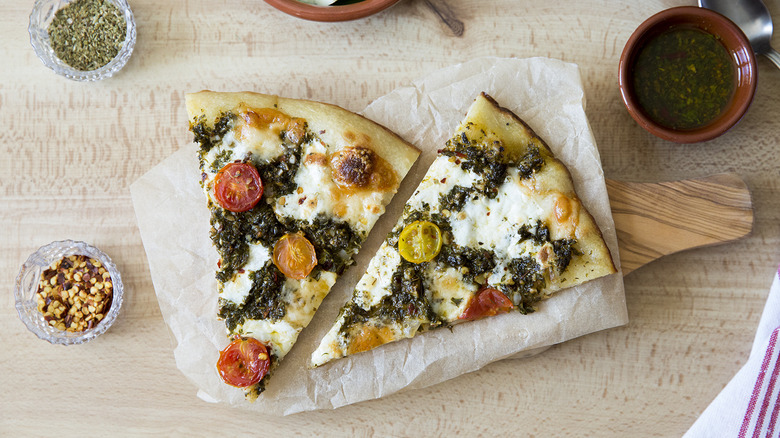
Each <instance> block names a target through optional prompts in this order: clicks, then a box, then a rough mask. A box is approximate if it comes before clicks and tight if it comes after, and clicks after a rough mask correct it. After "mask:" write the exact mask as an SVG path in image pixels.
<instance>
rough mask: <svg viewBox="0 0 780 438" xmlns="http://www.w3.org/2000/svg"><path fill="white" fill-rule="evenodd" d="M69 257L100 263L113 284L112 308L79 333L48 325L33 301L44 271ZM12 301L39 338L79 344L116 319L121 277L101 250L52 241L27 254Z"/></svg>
mask: <svg viewBox="0 0 780 438" xmlns="http://www.w3.org/2000/svg"><path fill="white" fill-rule="evenodd" d="M71 255H85V256H88V257H90V258H93V259H95V260H98V261H100V263H102V264H103V266H104V267H105V268H106V270H107V271H108V273H109V275H110V276H111V282H112V284H113V293H112V294H113V297H112V300H111V307H110V308H109V310H108V312H107V313H106V314H105V317H104V318H103V320H101V321H100V322H99V323H97V325H95V326H94V327H92V328H88V329H86V330H84V331H80V332H69V331H65V330H58V329H57V328H55V327H52V326H51V325H49V324H48V323H47V322H46V320H45V319H44V317H43V314H42V313H41V312H39V311H38V304H37V299H36V292H37V291H38V283H39V280H40V278H41V274H42V273H43V271H44V270H46V268H48V267H49V266H51V265H52V264H53V263H54V262H56V261H57V260H60V259H62V258H64V257H68V256H71ZM14 298H15V299H16V311H17V312H19V318H21V320H22V322H23V323H24V325H26V326H27V328H28V329H29V330H30V331H31V332H33V333H35V334H36V335H37V336H38V337H39V338H41V339H43V340H46V341H49V342H50V343H52V344H61V345H71V344H82V343H84V342H87V341H91V340H92V339H95V338H96V337H98V336H100V335H101V334H103V333H104V332H105V331H106V330H108V328H109V327H111V325H112V324H113V323H114V321H115V320H116V317H117V315H118V314H119V309H120V308H121V307H122V299H123V287H122V277H121V276H120V275H119V271H118V270H117V268H116V265H115V264H114V263H113V262H112V261H111V259H110V258H109V257H108V256H107V255H106V254H105V253H104V252H103V251H100V250H99V249H97V248H95V247H93V246H91V245H89V244H87V243H84V242H76V241H73V240H63V241H59V242H52V243H50V244H48V245H46V246H42V247H40V248H39V249H38V250H37V251H35V252H34V253H32V254H31V255H30V257H29V258H28V259H27V261H26V262H24V265H22V269H21V270H20V271H19V275H18V276H17V277H16V285H15V287H14Z"/></svg>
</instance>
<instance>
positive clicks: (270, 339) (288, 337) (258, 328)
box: [235, 319, 301, 359]
mask: <svg viewBox="0 0 780 438" xmlns="http://www.w3.org/2000/svg"><path fill="white" fill-rule="evenodd" d="M300 332H301V328H300V327H298V328H296V327H294V326H293V325H292V324H290V323H289V322H287V321H284V320H282V321H270V320H256V319H249V320H246V321H244V323H243V324H241V325H240V326H238V327H236V330H235V333H237V334H239V335H240V336H249V337H252V338H255V339H257V340H258V341H260V342H262V343H263V344H266V345H270V347H271V353H272V354H273V355H274V356H276V357H277V358H279V359H281V358H283V357H284V356H285V355H286V354H287V353H288V352H289V351H290V349H291V348H292V346H293V344H295V340H296V339H298V333H300Z"/></svg>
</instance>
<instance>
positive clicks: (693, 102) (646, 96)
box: [633, 27, 736, 129]
mask: <svg viewBox="0 0 780 438" xmlns="http://www.w3.org/2000/svg"><path fill="white" fill-rule="evenodd" d="M633 68H634V70H633V71H634V90H635V92H636V96H637V99H638V101H639V104H640V105H641V106H642V108H643V109H644V112H645V113H646V114H647V115H648V116H649V117H650V118H651V119H653V120H655V121H656V122H657V123H659V124H661V125H663V126H665V127H667V128H672V129H695V128H699V127H701V126H705V125H707V124H708V123H710V122H712V121H713V120H715V119H716V118H717V117H718V116H720V114H721V113H722V112H723V110H724V108H725V107H726V105H728V103H729V101H730V100H731V96H732V95H733V94H734V88H735V86H736V82H735V77H734V76H735V75H734V68H733V66H732V60H731V57H730V56H729V53H728V51H727V50H726V48H725V47H724V46H723V44H721V42H720V41H719V40H718V38H717V37H715V36H714V35H712V34H710V33H707V32H704V31H702V30H699V29H694V28H684V27H674V28H671V29H669V30H668V31H666V32H663V33H661V34H659V35H658V36H656V37H655V38H653V39H651V40H650V41H649V42H648V43H647V44H646V45H645V46H644V47H643V48H642V50H641V51H640V52H639V55H637V58H636V62H635V64H634V67H633Z"/></svg>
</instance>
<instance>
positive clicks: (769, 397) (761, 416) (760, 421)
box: [753, 327, 780, 436]
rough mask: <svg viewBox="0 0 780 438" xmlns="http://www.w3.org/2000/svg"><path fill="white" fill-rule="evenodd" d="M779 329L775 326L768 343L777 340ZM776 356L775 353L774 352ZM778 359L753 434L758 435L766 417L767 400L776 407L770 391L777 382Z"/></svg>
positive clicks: (778, 371)
mask: <svg viewBox="0 0 780 438" xmlns="http://www.w3.org/2000/svg"><path fill="white" fill-rule="evenodd" d="M779 331H780V327H779V328H776V329H775V331H774V332H772V337H771V338H769V342H770V344H773V343H774V342H775V341H776V340H777V333H778V332H779ZM775 356H777V354H775ZM779 362H780V361H778V358H777V357H775V366H774V368H773V369H772V377H770V378H769V387H767V389H766V393H765V394H764V401H763V403H761V411H760V412H759V413H758V420H757V421H756V427H755V428H754V429H753V436H758V432H759V431H760V430H761V426H762V425H763V424H764V417H766V411H767V409H768V408H769V402H770V401H771V402H772V405H773V408H772V410H773V411H774V410H775V409H776V408H777V403H776V400H772V393H773V392H774V391H775V382H777V375H778V374H779V373H780V363H779ZM771 434H772V433H771V432H769V433H767V434H766V436H770V435H771Z"/></svg>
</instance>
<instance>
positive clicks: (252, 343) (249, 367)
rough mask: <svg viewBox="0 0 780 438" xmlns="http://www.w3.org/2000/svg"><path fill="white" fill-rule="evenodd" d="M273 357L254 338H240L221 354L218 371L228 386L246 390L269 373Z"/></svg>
mask: <svg viewBox="0 0 780 438" xmlns="http://www.w3.org/2000/svg"><path fill="white" fill-rule="evenodd" d="M270 364H271V356H269V355H268V348H266V346H265V345H263V344H262V343H261V342H260V341H258V340H257V339H253V338H239V339H236V340H234V341H233V342H231V343H230V344H228V346H227V347H225V349H224V350H222V351H220V352H219V360H218V361H217V371H218V372H219V376H220V377H222V380H224V381H225V383H227V384H228V385H232V386H236V387H239V388H246V387H247V386H252V385H254V384H255V383H257V382H259V381H260V380H262V378H263V377H265V375H266V374H267V373H268V367H269V366H270Z"/></svg>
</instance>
